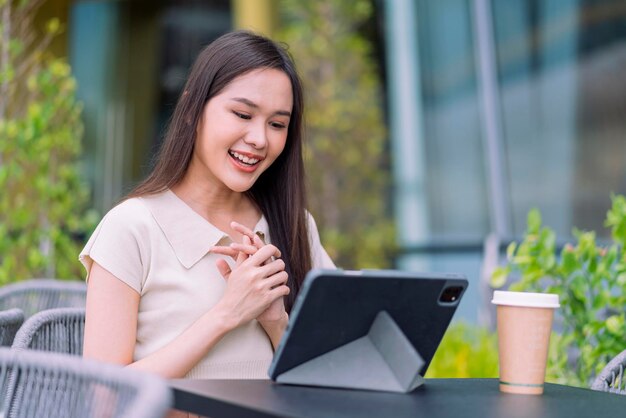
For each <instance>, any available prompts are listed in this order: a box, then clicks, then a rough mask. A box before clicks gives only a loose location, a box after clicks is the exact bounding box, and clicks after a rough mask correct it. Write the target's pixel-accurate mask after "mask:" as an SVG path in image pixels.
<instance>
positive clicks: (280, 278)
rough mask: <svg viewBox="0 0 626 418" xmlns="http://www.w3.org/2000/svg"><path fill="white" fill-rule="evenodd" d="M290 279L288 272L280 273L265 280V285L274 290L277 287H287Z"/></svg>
mask: <svg viewBox="0 0 626 418" xmlns="http://www.w3.org/2000/svg"><path fill="white" fill-rule="evenodd" d="M288 278H289V276H288V275H287V272H286V271H279V272H278V273H276V274H274V275H272V276H270V277H268V278H267V279H265V280H264V281H263V284H264V285H266V286H267V287H268V288H270V289H274V288H275V287H278V286H282V285H286V284H287V279H288Z"/></svg>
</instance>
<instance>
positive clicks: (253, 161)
mask: <svg viewBox="0 0 626 418" xmlns="http://www.w3.org/2000/svg"><path fill="white" fill-rule="evenodd" d="M230 155H232V156H233V157H235V158H236V159H238V160H239V161H241V162H242V163H244V164H249V165H254V164H256V163H258V162H259V159H258V158H248V157H246V156H245V155H241V154H239V153H238V152H235V151H230Z"/></svg>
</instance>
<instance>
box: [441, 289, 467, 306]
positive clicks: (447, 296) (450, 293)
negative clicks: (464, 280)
mask: <svg viewBox="0 0 626 418" xmlns="http://www.w3.org/2000/svg"><path fill="white" fill-rule="evenodd" d="M462 291H463V288H462V287H461V286H449V287H446V288H445V289H444V290H443V293H442V294H441V297H440V298H439V301H440V302H444V303H454V302H456V301H457V300H458V299H459V296H460V295H461V292H462Z"/></svg>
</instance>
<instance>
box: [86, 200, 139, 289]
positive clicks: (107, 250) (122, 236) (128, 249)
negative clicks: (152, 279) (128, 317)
mask: <svg viewBox="0 0 626 418" xmlns="http://www.w3.org/2000/svg"><path fill="white" fill-rule="evenodd" d="M146 216H147V218H148V219H149V218H150V214H149V212H148V210H147V209H146V208H145V206H144V205H143V204H142V203H141V202H140V201H139V200H138V199H129V200H126V201H124V202H122V203H121V204H119V205H118V206H116V207H114V208H113V209H111V210H110V211H109V213H107V214H106V215H105V217H104V218H103V219H102V221H101V222H100V224H99V225H98V227H97V228H96V230H95V231H94V232H93V234H92V235H91V238H89V241H88V242H87V244H86V245H85V248H83V250H82V251H81V253H80V255H79V257H78V258H79V260H80V262H81V263H82V264H83V266H85V269H86V270H87V280H89V273H90V271H91V267H92V265H93V262H94V261H95V262H96V263H98V264H99V265H100V266H102V268H104V269H105V270H107V271H108V272H109V273H111V274H113V275H114V276H115V277H117V278H118V279H119V280H121V281H122V282H124V283H126V284H127V285H128V286H130V287H131V288H133V289H134V290H135V291H137V292H138V293H140V294H141V289H142V287H143V286H142V285H143V283H144V281H145V277H146V269H145V268H144V266H146V265H148V263H147V257H148V250H149V245H148V240H149V234H148V233H147V228H145V225H144V224H145V219H146Z"/></svg>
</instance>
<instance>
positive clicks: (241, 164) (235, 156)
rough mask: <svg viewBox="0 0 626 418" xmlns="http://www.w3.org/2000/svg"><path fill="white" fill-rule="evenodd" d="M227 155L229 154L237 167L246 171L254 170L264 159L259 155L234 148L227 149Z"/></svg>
mask: <svg viewBox="0 0 626 418" xmlns="http://www.w3.org/2000/svg"><path fill="white" fill-rule="evenodd" d="M228 155H229V156H230V158H231V161H233V163H234V165H235V166H236V167H237V168H239V169H241V170H243V171H246V172H252V171H254V170H256V168H257V167H258V165H259V163H260V162H261V161H263V159H264V158H263V157H261V156H260V155H254V154H250V153H247V152H242V151H234V150H228Z"/></svg>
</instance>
